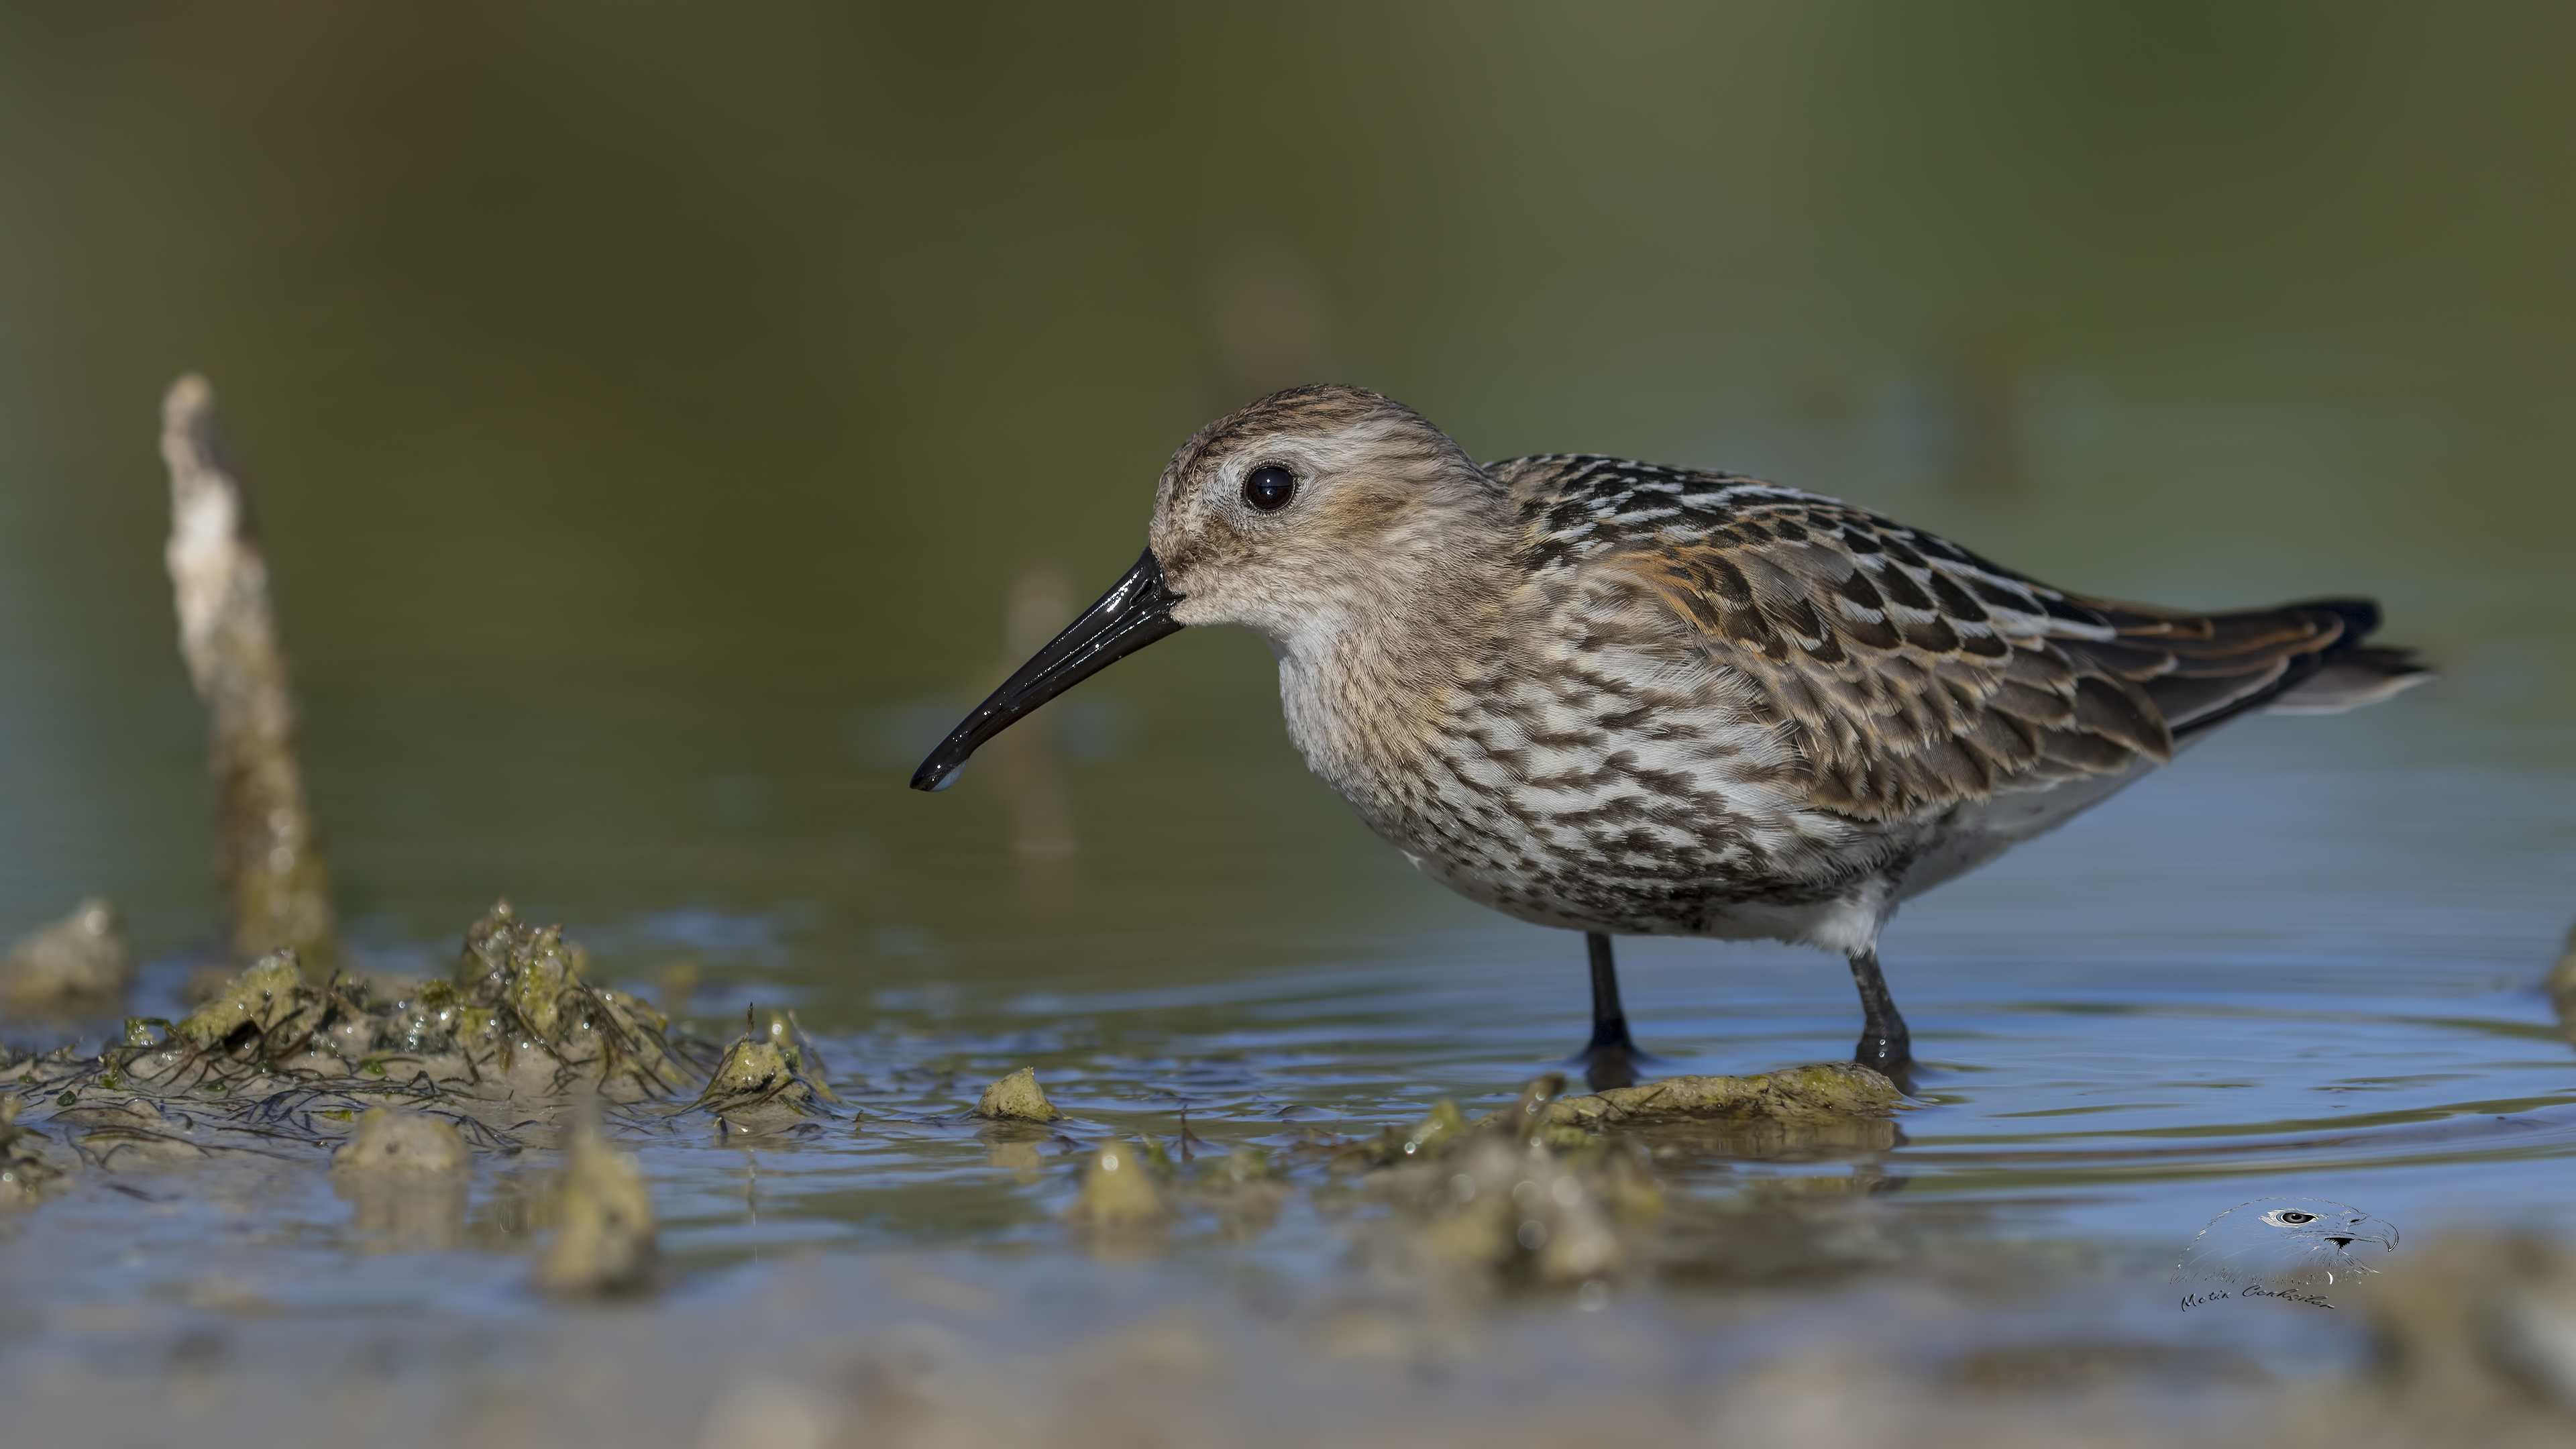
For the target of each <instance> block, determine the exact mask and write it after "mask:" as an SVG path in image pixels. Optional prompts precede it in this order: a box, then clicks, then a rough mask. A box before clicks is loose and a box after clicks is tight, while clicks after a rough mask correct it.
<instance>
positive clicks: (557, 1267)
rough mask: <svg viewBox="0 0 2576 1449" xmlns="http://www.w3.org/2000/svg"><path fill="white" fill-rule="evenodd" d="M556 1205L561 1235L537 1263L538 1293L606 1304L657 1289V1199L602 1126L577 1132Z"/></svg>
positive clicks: (628, 1156) (566, 1157)
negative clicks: (605, 1299)
mask: <svg viewBox="0 0 2576 1449" xmlns="http://www.w3.org/2000/svg"><path fill="white" fill-rule="evenodd" d="M551 1205H552V1211H553V1217H554V1220H555V1235H554V1241H553V1242H551V1243H550V1244H548V1245H547V1248H546V1251H545V1254H544V1256H543V1257H541V1258H539V1259H538V1261H537V1272H536V1282H537V1286H538V1287H541V1288H544V1289H547V1290H549V1291H551V1292H555V1293H563V1294H571V1295H587V1296H600V1297H607V1296H614V1295H617V1294H624V1293H636V1292H641V1291H643V1290H645V1289H647V1288H650V1287H651V1286H652V1283H653V1270H654V1261H655V1258H656V1248H655V1243H654V1232H653V1196H652V1194H651V1193H650V1192H648V1191H647V1190H646V1189H645V1186H644V1170H643V1168H642V1167H641V1166H640V1165H639V1164H638V1163H637V1162H636V1160H635V1158H634V1156H633V1155H632V1154H630V1153H625V1152H620V1151H618V1150H617V1149H616V1148H615V1147H612V1146H610V1145H609V1143H608V1141H607V1139H605V1138H603V1137H601V1136H600V1134H599V1129H598V1128H597V1127H596V1126H594V1125H592V1124H590V1123H587V1122H585V1123H583V1124H581V1125H580V1126H578V1127H575V1128H574V1129H573V1132H572V1138H571V1141H570V1142H569V1143H568V1144H567V1146H566V1148H565V1153H564V1170H563V1175H562V1176H561V1177H560V1178H558V1179H557V1180H556V1182H555V1186H554V1191H553V1196H552V1204H551Z"/></svg>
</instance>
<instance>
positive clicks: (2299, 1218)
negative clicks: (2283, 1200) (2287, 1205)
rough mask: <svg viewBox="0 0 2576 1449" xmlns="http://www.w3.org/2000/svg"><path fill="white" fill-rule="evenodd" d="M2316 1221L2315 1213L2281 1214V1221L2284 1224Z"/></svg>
mask: <svg viewBox="0 0 2576 1449" xmlns="http://www.w3.org/2000/svg"><path fill="white" fill-rule="evenodd" d="M2316 1220H2317V1215H2316V1214H2315V1213H2302V1212H2285V1213H2283V1214H2281V1221H2283V1222H2285V1223H2312V1222H2315V1221H2316Z"/></svg>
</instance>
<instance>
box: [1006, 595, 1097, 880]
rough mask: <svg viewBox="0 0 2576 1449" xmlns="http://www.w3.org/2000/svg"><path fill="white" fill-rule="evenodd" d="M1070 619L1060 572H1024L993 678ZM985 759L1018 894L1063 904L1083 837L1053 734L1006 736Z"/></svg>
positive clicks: (1070, 606) (1008, 611) (1069, 598)
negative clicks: (998, 798)
mask: <svg viewBox="0 0 2576 1449" xmlns="http://www.w3.org/2000/svg"><path fill="white" fill-rule="evenodd" d="M1073 615H1074V603H1073V596H1072V593H1071V591H1070V590H1069V589H1068V588H1067V587H1066V584H1065V580H1064V575H1063V573H1062V572H1060V571H1059V570H1057V569H1055V568H1053V567H1051V566H1047V565H1038V566H1035V567H1031V568H1028V569H1025V570H1023V571H1022V572H1021V574H1020V576H1019V577H1018V578H1017V579H1015V580H1013V581H1012V584H1011V592H1010V596H1009V599H1008V601H1007V603H1006V604H1005V607H1004V611H1003V628H1002V633H1003V638H1002V656H1003V657H1002V660H1001V662H1000V664H999V666H998V667H997V669H996V670H995V673H996V674H1000V675H1007V674H1009V673H1010V672H1011V671H1012V670H1013V669H1016V668H1017V667H1019V662H1020V661H1021V660H1023V659H1026V658H1028V657H1029V656H1030V655H1031V654H1034V653H1036V652H1037V651H1038V650H1040V649H1042V648H1044V647H1045V646H1046V642H1047V641H1048V640H1049V639H1052V638H1054V637H1055V635H1056V632H1057V631H1058V630H1060V629H1062V628H1063V627H1064V625H1065V621H1066V620H1068V619H1071V618H1072V617H1073ZM1049 723H1050V724H1051V723H1053V722H1052V721H1050V722H1049ZM984 755H985V760H986V768H987V769H989V770H990V771H991V772H992V777H993V779H994V781H995V783H996V784H997V785H998V786H999V787H1000V790H1001V795H1002V799H1003V801H1004V802H1005V808H1006V809H1008V810H1009V812H1010V831H1011V855H1012V857H1013V859H1015V860H1016V861H1017V862H1018V863H1019V876H1020V888H1021V892H1022V894H1023V895H1024V896H1025V897H1026V898H1027V900H1028V902H1029V903H1030V904H1031V905H1034V906H1039V907H1044V906H1048V905H1052V904H1055V903H1057V902H1060V901H1062V900H1064V899H1065V898H1066V897H1067V896H1068V895H1069V894H1070V893H1071V892H1072V889H1073V886H1074V880H1075V874H1074V871H1075V857H1076V855H1077V854H1078V853H1079V852H1080V851H1081V848H1082V837H1081V834H1080V832H1079V831H1078V830H1077V829H1076V826H1075V821H1074V811H1073V793H1072V791H1071V790H1069V789H1068V788H1066V784H1065V774H1064V759H1063V752H1062V750H1061V748H1060V747H1059V746H1058V744H1057V741H1056V736H1055V731H1053V730H1052V729H1033V730H1012V731H1010V732H1008V733H1007V734H1004V735H1003V736H1002V737H1001V738H999V739H997V740H995V741H994V742H993V743H992V744H991V745H989V746H987V747H986V748H985V751H984Z"/></svg>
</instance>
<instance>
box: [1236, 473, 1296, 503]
mask: <svg viewBox="0 0 2576 1449" xmlns="http://www.w3.org/2000/svg"><path fill="white" fill-rule="evenodd" d="M1296 496H1297V475H1296V474H1294V473H1291V472H1289V471H1288V470H1287V469H1285V468H1282V467H1280V466H1279V465H1278V464H1276V463H1267V464H1264V465H1262V466H1261V467H1258V468H1255V469H1253V470H1252V471H1251V472H1249V473H1246V474H1244V475H1243V501H1244V502H1246V503H1249V504H1251V505H1252V506H1253V507H1255V508H1258V509H1260V510H1261V511H1262V512H1264V513H1276V512H1278V511H1279V510H1280V509H1282V508H1285V507H1287V506H1288V500H1289V499H1291V498H1294V497H1296Z"/></svg>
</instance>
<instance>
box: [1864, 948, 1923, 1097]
mask: <svg viewBox="0 0 2576 1449" xmlns="http://www.w3.org/2000/svg"><path fill="white" fill-rule="evenodd" d="M1851 971H1852V984H1853V985H1855V986H1858V987H1859V988H1860V1017H1861V1026H1860V1044H1859V1045H1858V1046H1855V1047H1853V1048H1852V1060H1853V1061H1856V1062H1858V1063H1860V1064H1861V1065H1862V1066H1864V1067H1874V1068H1876V1069H1877V1070H1879V1071H1882V1072H1885V1073H1887V1074H1888V1075H1889V1076H1894V1075H1896V1074H1897V1073H1899V1072H1902V1071H1904V1070H1905V1068H1906V1067H1907V1065H1909V1064H1910V1063H1911V1062H1912V1061H1913V1060H1914V1049H1913V1045H1912V1042H1911V1040H1910V1039H1909V1038H1908V1037H1907V1035H1906V1032H1905V1018H1904V1017H1902V1016H1899V1015H1897V1014H1896V1002H1895V1000H1894V998H1892V997H1890V996H1889V995H1888V994H1887V978H1886V977H1885V976H1883V975H1881V974H1879V970H1878V952H1877V950H1876V949H1875V948H1873V949H1871V950H1867V951H1861V952H1858V953H1855V954H1854V955H1853V956H1852V958H1851Z"/></svg>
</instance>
